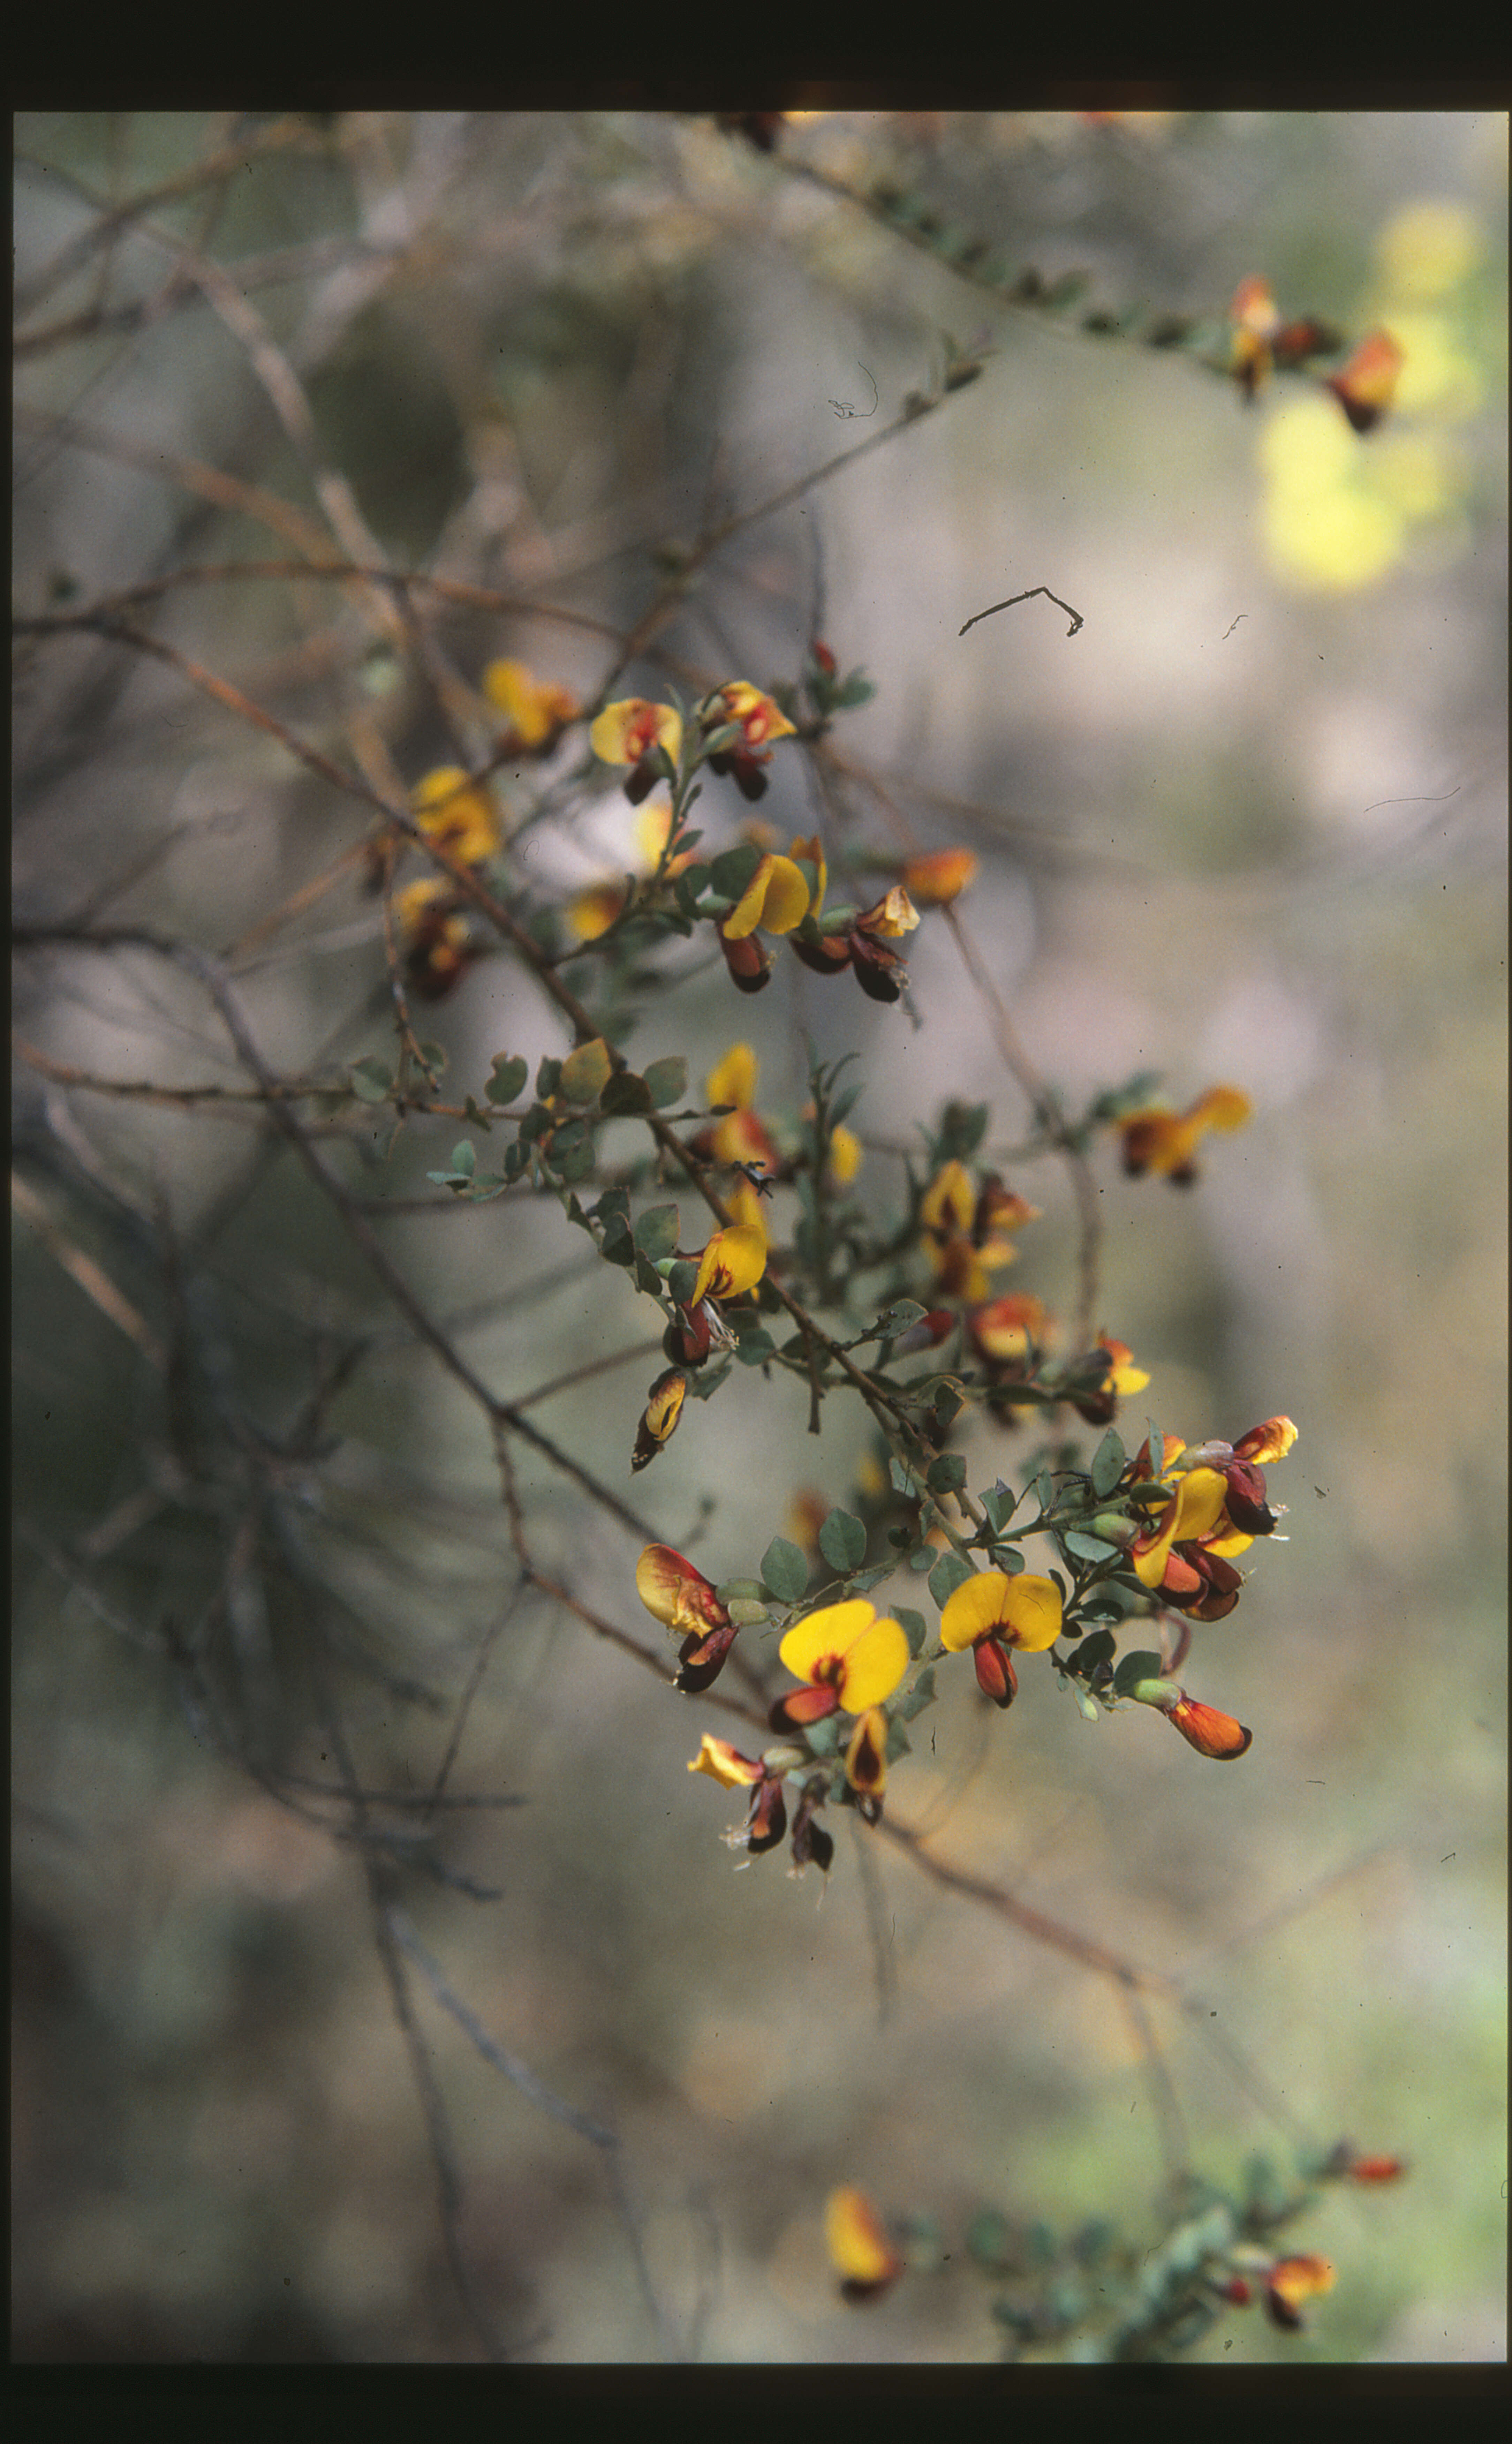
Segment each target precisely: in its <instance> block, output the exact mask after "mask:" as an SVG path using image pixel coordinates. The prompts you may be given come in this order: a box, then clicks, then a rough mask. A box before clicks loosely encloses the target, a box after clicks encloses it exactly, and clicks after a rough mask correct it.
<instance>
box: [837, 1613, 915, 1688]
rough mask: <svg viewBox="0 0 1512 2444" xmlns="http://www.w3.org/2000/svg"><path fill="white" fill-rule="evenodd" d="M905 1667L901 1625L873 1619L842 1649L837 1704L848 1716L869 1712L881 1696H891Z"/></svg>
mask: <svg viewBox="0 0 1512 2444" xmlns="http://www.w3.org/2000/svg"><path fill="white" fill-rule="evenodd" d="M836 1609H837V1610H838V1611H839V1610H840V1609H842V1607H840V1606H839V1605H837V1607H836ZM908 1668H909V1642H908V1637H907V1634H906V1632H905V1631H904V1629H903V1626H902V1623H901V1622H900V1621H895V1620H874V1621H873V1623H872V1626H871V1628H870V1629H863V1630H862V1632H861V1634H860V1637H859V1638H858V1639H857V1640H856V1642H855V1644H854V1645H853V1646H850V1647H848V1648H847V1649H846V1654H845V1669H844V1672H843V1674H842V1675H841V1678H840V1704H841V1705H842V1706H843V1707H844V1709H845V1711H846V1713H848V1714H864V1713H869V1712H870V1710H871V1708H872V1707H874V1706H880V1704H881V1703H882V1700H883V1698H884V1697H891V1695H892V1694H893V1692H894V1689H895V1688H896V1687H897V1685H898V1682H899V1681H900V1680H901V1679H902V1677H903V1675H904V1673H905V1672H906V1671H907V1670H908Z"/></svg>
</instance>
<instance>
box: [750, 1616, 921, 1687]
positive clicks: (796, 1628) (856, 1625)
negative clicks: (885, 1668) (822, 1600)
mask: <svg viewBox="0 0 1512 2444" xmlns="http://www.w3.org/2000/svg"><path fill="white" fill-rule="evenodd" d="M875 1620H876V1604H871V1603H868V1602H867V1601H866V1599H865V1597H864V1596H852V1597H851V1598H850V1600H849V1602H846V1603H838V1604H823V1605H821V1608H820V1610H819V1611H818V1612H811V1613H810V1614H809V1615H808V1617H807V1619H806V1620H799V1621H795V1622H794V1623H793V1626H792V1628H791V1629H790V1630H789V1631H788V1633H787V1635H786V1637H785V1638H784V1640H783V1642H782V1644H781V1646H780V1647H779V1648H778V1650H777V1652H778V1654H779V1655H780V1656H781V1657H782V1658H783V1661H784V1663H785V1664H786V1666H787V1669H788V1671H789V1672H791V1673H793V1674H795V1675H796V1676H797V1677H798V1678H799V1679H800V1680H812V1678H813V1676H814V1667H815V1665H816V1664H817V1663H820V1662H821V1661H822V1660H823V1658H824V1657H825V1656H826V1655H838V1656H843V1655H844V1654H845V1653H846V1652H847V1651H848V1650H849V1649H850V1648H851V1647H853V1646H854V1645H855V1643H856V1641H857V1639H858V1638H859V1637H860V1636H861V1635H862V1633H863V1632H864V1631H865V1630H868V1629H869V1628H870V1627H871V1625H872V1623H873V1621H875ZM893 1626H894V1629H896V1628H897V1623H896V1622H895V1621H894V1624H893ZM898 1635H899V1637H902V1632H901V1630H899V1631H898ZM903 1645H904V1651H905V1655H906V1653H907V1648H908V1640H907V1639H906V1638H905V1639H903Z"/></svg>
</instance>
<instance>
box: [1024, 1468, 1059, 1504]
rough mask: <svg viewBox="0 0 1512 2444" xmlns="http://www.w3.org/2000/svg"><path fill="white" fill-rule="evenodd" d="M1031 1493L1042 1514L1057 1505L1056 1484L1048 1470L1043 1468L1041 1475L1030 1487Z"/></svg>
mask: <svg viewBox="0 0 1512 2444" xmlns="http://www.w3.org/2000/svg"><path fill="white" fill-rule="evenodd" d="M1029 1491H1030V1492H1031V1493H1032V1494H1033V1496H1034V1498H1035V1500H1036V1502H1037V1503H1038V1504H1039V1506H1040V1509H1041V1511H1042V1513H1043V1512H1044V1511H1046V1510H1049V1509H1052V1508H1053V1506H1054V1503H1055V1483H1054V1480H1053V1479H1052V1477H1051V1474H1050V1472H1049V1470H1048V1469H1047V1468H1042V1470H1041V1471H1040V1473H1039V1475H1038V1476H1037V1477H1036V1478H1035V1480H1034V1483H1033V1484H1032V1485H1031V1486H1030V1488H1029Z"/></svg>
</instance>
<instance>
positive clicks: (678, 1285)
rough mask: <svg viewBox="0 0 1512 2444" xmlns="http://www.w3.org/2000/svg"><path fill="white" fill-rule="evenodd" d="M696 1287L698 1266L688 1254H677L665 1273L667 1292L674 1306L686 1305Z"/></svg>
mask: <svg viewBox="0 0 1512 2444" xmlns="http://www.w3.org/2000/svg"><path fill="white" fill-rule="evenodd" d="M697 1287H698V1268H697V1266H696V1265H695V1264H694V1263H693V1262H692V1259H691V1257H689V1256H679V1257H678V1258H677V1260H676V1262H675V1263H674V1264H673V1267H672V1269H671V1271H670V1272H669V1273H668V1275H667V1292H668V1295H669V1297H670V1298H671V1300H672V1302H673V1305H674V1306H687V1305H689V1303H690V1301H691V1298H692V1294H693V1292H694V1290H695V1289H696V1288H697Z"/></svg>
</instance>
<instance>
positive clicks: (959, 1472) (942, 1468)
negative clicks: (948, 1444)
mask: <svg viewBox="0 0 1512 2444" xmlns="http://www.w3.org/2000/svg"><path fill="white" fill-rule="evenodd" d="M924 1482H925V1484H926V1485H927V1486H928V1487H929V1489H930V1491H931V1493H959V1492H960V1490H961V1488H962V1486H963V1485H964V1484H965V1483H966V1462H965V1460H964V1459H963V1458H962V1456H961V1454H960V1453H959V1452H946V1453H943V1455H942V1456H941V1457H940V1458H939V1459H935V1460H931V1462H930V1468H929V1474H928V1475H927V1476H926V1477H925V1480H924Z"/></svg>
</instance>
